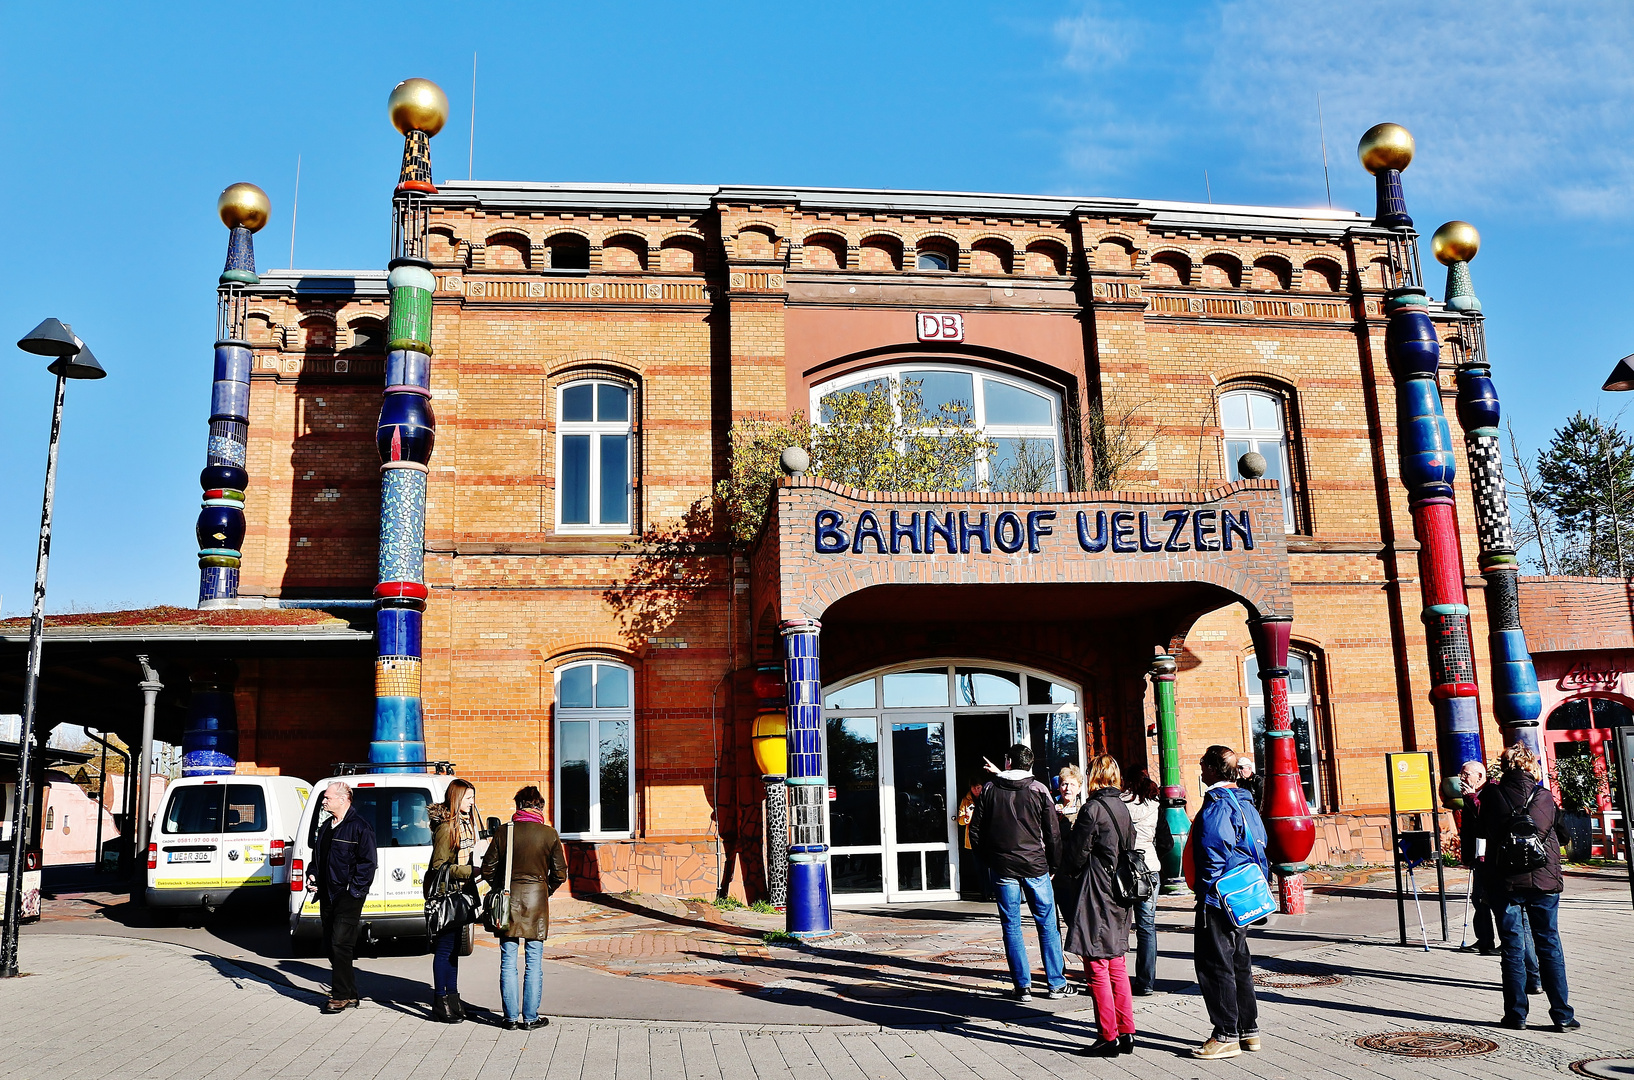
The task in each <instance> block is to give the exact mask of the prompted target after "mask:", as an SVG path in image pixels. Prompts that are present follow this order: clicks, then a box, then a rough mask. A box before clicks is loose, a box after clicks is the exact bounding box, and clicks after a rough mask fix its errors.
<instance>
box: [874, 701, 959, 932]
mask: <svg viewBox="0 0 1634 1080" xmlns="http://www.w3.org/2000/svg"><path fill="white" fill-rule="evenodd" d="M947 721H948V717H947V716H946V715H945V714H944V715H941V716H934V717H931V716H926V717H901V718H896V717H893V718H892V720H891V739H890V743H889V748H890V777H891V796H890V801H889V803H888V805H889V807H890V820H889V822H888V823H887V837H888V839H889V843H887V844H886V845H885V846H886V851H887V854H888V855H889V858H888V860H887V862H886V867H885V870H886V875H887V881H886V899H887V900H888V901H896V900H905V899H929V898H930V896H929V894H932V893H942V894H949V898H951V892H952V889H953V862H952V857H951V856H952V852H953V842H954V821H953V816H952V812H951V810H950V808H949V807H950V805H951V803H952V801H953V773H952V771H951V770H950V769H949V768H948V763H949V760H950V757H949V752H948V751H949V749H950V748H949V746H948V723H947Z"/></svg>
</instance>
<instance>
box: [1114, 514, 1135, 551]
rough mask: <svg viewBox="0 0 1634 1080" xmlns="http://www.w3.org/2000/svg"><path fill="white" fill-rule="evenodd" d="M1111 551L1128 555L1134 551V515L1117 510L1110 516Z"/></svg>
mask: <svg viewBox="0 0 1634 1080" xmlns="http://www.w3.org/2000/svg"><path fill="white" fill-rule="evenodd" d="M1112 550H1113V551H1118V552H1122V553H1124V554H1128V553H1129V552H1131V551H1134V550H1135V515H1134V513H1133V512H1132V511H1129V510H1118V511H1116V512H1114V513H1113V515H1112Z"/></svg>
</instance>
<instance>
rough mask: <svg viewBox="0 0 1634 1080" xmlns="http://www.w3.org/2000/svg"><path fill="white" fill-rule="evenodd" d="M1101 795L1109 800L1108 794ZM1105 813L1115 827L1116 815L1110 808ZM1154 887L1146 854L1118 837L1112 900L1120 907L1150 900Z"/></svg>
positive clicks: (1113, 871) (1126, 840)
mask: <svg viewBox="0 0 1634 1080" xmlns="http://www.w3.org/2000/svg"><path fill="white" fill-rule="evenodd" d="M1102 797H1103V798H1106V799H1108V801H1110V796H1102ZM1106 813H1107V817H1109V818H1111V819H1112V824H1113V827H1114V828H1116V826H1117V823H1118V819H1117V816H1116V815H1115V814H1113V813H1112V811H1111V809H1110V808H1108V809H1107V812H1106ZM1156 888H1157V885H1156V882H1155V881H1153V879H1152V871H1151V869H1150V868H1149V867H1147V865H1146V856H1145V855H1143V854H1142V853H1141V850H1140V848H1138V847H1136V846H1135V845H1134V844H1132V843H1130V842H1129V838H1128V837H1126V836H1120V837H1118V861H1117V864H1116V865H1115V866H1113V868H1112V899H1113V901H1114V902H1115V903H1117V904H1118V905H1119V906H1120V907H1134V906H1135V905H1136V904H1143V903H1145V902H1146V901H1147V900H1150V899H1151V898H1152V893H1153V892H1155V891H1156Z"/></svg>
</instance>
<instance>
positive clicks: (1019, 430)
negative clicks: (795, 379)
mask: <svg viewBox="0 0 1634 1080" xmlns="http://www.w3.org/2000/svg"><path fill="white" fill-rule="evenodd" d="M909 371H914V372H920V371H948V372H957V373H958V374H961V375H969V376H970V377H971V379H972V384H971V385H972V387H973V390H972V393H973V395H974V396H975V398H976V400H975V401H973V402H971V403H970V415H971V420H972V422H973V423H974V424H975V425H976V427H977V429H978V430H980V431H981V433H982V434H983V436H985V437H986V438H989V439H995V440H996V439H1038V438H1049V439H1050V440H1051V441H1052V443H1053V445H1054V446H1055V490H1056V491H1065V490H1067V470H1066V462H1065V457H1064V455H1065V453H1066V447H1065V444H1066V438H1065V435H1064V433H1063V432H1062V430H1061V411H1062V409H1061V400H1062V399H1061V391H1059V390H1057V389H1056V388H1054V387H1052V386H1050V385H1048V384H1046V383H1039V382H1033V381H1031V380H1029V379H1021V378H1016V377H1015V376H1012V375H1005V374H1002V373H1000V372H996V371H992V370H989V369H987V368H979V367H971V366H970V365H968V364H957V363H949V362H947V361H942V360H936V359H927V360H921V361H916V362H910V363H900V362H899V363H893V364H886V365H882V366H880V367H871V368H865V369H863V370H861V371H852V372H848V373H847V374H845V375H841V376H840V377H838V378H835V379H830V380H828V381H827V382H824V383H819V384H817V385H816V386H813V387H812V388H811V406H810V407H811V412H810V413H809V414H808V415H810V416H811V417H812V418H813V419H814V420H815V421H816V422H818V423H819V424H820V423H821V422H822V409H821V403H822V399H823V398H825V397H827V396H828V395H829V394H832V393H834V392H835V391H838V390H845V389H847V388H848V387H854V386H858V385H860V384H862V383H867V382H872V381H874V380H875V379H881V378H887V377H888V378H889V379H890V380H891V402H892V408H893V409H895V411H896V414H897V416H898V418H900V417H901V415H902V401H901V398H900V396H899V395H898V394H897V390H898V388H900V387H901V386H902V381H903V379H904V378H905V377H906V374H905V373H906V372H909ZM983 379H991V380H992V381H994V382H997V383H1004V384H1007V385H1009V386H1014V387H1016V388H1017V389H1020V390H1025V391H1027V392H1028V393H1031V394H1038V395H1039V396H1041V397H1043V398H1045V399H1046V400H1048V401H1049V403H1050V424H1049V426H1048V428H1046V427H1045V426H1044V425H1042V424H989V423H988V422H987V390H986V387H985V386H984V385H983V383H982V380H983ZM942 404H943V402H940V401H926V402H925V403H924V405H925V407H926V408H927V409H934V408H936V407H938V406H940V405H942ZM990 478H991V463H990V462H988V461H987V459H986V458H985V456H984V457H983V459H982V460H981V461H978V462H977V463H976V490H978V491H986V490H988V483H989V480H990Z"/></svg>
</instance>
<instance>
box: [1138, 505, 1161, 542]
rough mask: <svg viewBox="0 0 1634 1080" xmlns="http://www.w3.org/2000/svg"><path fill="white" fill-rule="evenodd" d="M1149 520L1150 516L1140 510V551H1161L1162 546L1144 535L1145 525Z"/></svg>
mask: <svg viewBox="0 0 1634 1080" xmlns="http://www.w3.org/2000/svg"><path fill="white" fill-rule="evenodd" d="M1151 518H1152V515H1150V514H1148V513H1147V512H1146V511H1144V510H1142V511H1141V512H1140V550H1142V551H1162V550H1163V545H1162V544H1161V543H1159V542H1158V541H1156V540H1153V539H1152V538H1151V537H1150V536H1148V535H1146V525H1147V523H1148V522H1149V521H1151Z"/></svg>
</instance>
